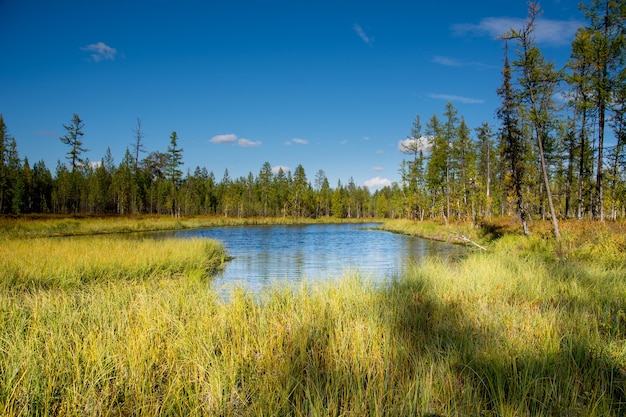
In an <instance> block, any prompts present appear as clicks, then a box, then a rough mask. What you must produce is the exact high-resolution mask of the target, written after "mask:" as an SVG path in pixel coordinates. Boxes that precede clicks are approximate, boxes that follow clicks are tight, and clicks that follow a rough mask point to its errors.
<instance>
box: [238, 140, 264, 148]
mask: <svg viewBox="0 0 626 417" xmlns="http://www.w3.org/2000/svg"><path fill="white" fill-rule="evenodd" d="M237 145H239V146H241V147H243V148H252V147H254V146H261V141H260V140H256V141H251V140H249V139H246V138H241V139H237Z"/></svg>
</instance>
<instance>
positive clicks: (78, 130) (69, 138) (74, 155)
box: [60, 113, 88, 172]
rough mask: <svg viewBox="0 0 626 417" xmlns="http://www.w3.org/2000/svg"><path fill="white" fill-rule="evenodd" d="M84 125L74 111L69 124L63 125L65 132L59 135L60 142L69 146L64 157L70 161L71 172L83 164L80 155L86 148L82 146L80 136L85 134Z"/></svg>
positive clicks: (83, 161)
mask: <svg viewBox="0 0 626 417" xmlns="http://www.w3.org/2000/svg"><path fill="white" fill-rule="evenodd" d="M84 126H85V124H84V123H83V121H82V120H81V119H80V117H79V116H78V115H77V114H76V113H74V116H73V117H72V121H71V122H70V124H68V125H63V128H64V129H65V131H66V134H65V135H64V136H61V138H60V139H61V142H63V143H64V144H65V145H68V146H69V147H70V150H69V151H68V152H67V155H66V159H67V160H68V161H70V163H71V167H72V172H73V171H75V170H76V169H77V168H80V167H84V166H85V160H84V159H83V156H82V155H83V153H84V152H87V151H88V149H86V148H84V147H83V141H82V137H83V136H84V135H85V133H84V132H83V127H84Z"/></svg>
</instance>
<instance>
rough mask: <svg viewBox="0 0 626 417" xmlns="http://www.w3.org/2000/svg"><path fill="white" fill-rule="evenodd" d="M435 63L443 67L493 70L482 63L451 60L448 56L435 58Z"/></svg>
mask: <svg viewBox="0 0 626 417" xmlns="http://www.w3.org/2000/svg"><path fill="white" fill-rule="evenodd" d="M433 62H434V63H436V64H439V65H443V66H446V67H456V68H463V67H473V68H478V69H487V68H491V66H490V65H487V64H483V63H482V62H473V61H463V60H461V59H456V58H450V57H447V56H441V55H436V56H434V57H433Z"/></svg>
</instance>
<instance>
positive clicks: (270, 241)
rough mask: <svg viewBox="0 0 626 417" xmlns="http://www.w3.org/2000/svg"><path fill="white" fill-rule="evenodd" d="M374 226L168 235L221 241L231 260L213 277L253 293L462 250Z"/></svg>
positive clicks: (377, 271) (395, 269) (377, 272)
mask: <svg viewBox="0 0 626 417" xmlns="http://www.w3.org/2000/svg"><path fill="white" fill-rule="evenodd" d="M375 226H377V225H376V224H373V223H372V224H335V225H334V224H322V225H298V226H233V227H213V228H208V229H198V230H184V231H177V232H172V233H171V234H169V233H168V236H170V237H176V238H211V239H216V240H219V241H221V242H222V243H223V244H224V246H225V247H226V250H227V253H228V254H229V255H230V256H233V257H234V259H233V260H232V261H230V262H228V264H227V265H226V269H225V270H224V271H223V272H221V273H220V274H219V275H218V276H217V277H216V278H215V281H214V285H216V286H224V285H226V286H229V285H231V284H234V285H243V286H244V287H245V288H248V289H251V290H253V291H258V290H259V289H260V288H262V287H263V286H266V285H268V284H273V283H276V282H299V281H302V280H303V279H307V280H328V279H333V278H339V277H341V276H342V275H343V274H344V273H347V272H359V273H360V274H361V275H363V276H367V277H372V278H374V279H376V280H385V279H387V278H390V277H393V276H394V275H395V274H399V273H401V272H402V270H403V269H404V268H405V267H407V266H408V265H409V264H410V263H411V262H420V260H422V259H424V258H425V257H428V256H438V257H442V258H458V257H460V256H462V255H463V254H464V253H465V250H466V249H465V248H463V247H461V246H458V245H452V244H447V243H442V242H434V241H430V240H425V239H421V238H416V237H410V236H404V235H398V234H393V233H389V232H384V231H380V230H374V229H373V227H375Z"/></svg>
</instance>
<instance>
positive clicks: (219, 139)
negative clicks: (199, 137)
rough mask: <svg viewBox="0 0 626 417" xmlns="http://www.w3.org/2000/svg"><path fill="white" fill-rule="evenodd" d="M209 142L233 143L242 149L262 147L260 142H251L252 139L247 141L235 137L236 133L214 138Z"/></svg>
mask: <svg viewBox="0 0 626 417" xmlns="http://www.w3.org/2000/svg"><path fill="white" fill-rule="evenodd" d="M209 142H211V143H218V144H223V143H232V144H235V145H237V146H241V147H242V148H251V147H255V146H261V141H260V140H257V141H251V140H250V139H246V138H238V137H237V135H235V134H234V133H229V134H226V135H216V136H213V137H212V138H211V139H209Z"/></svg>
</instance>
